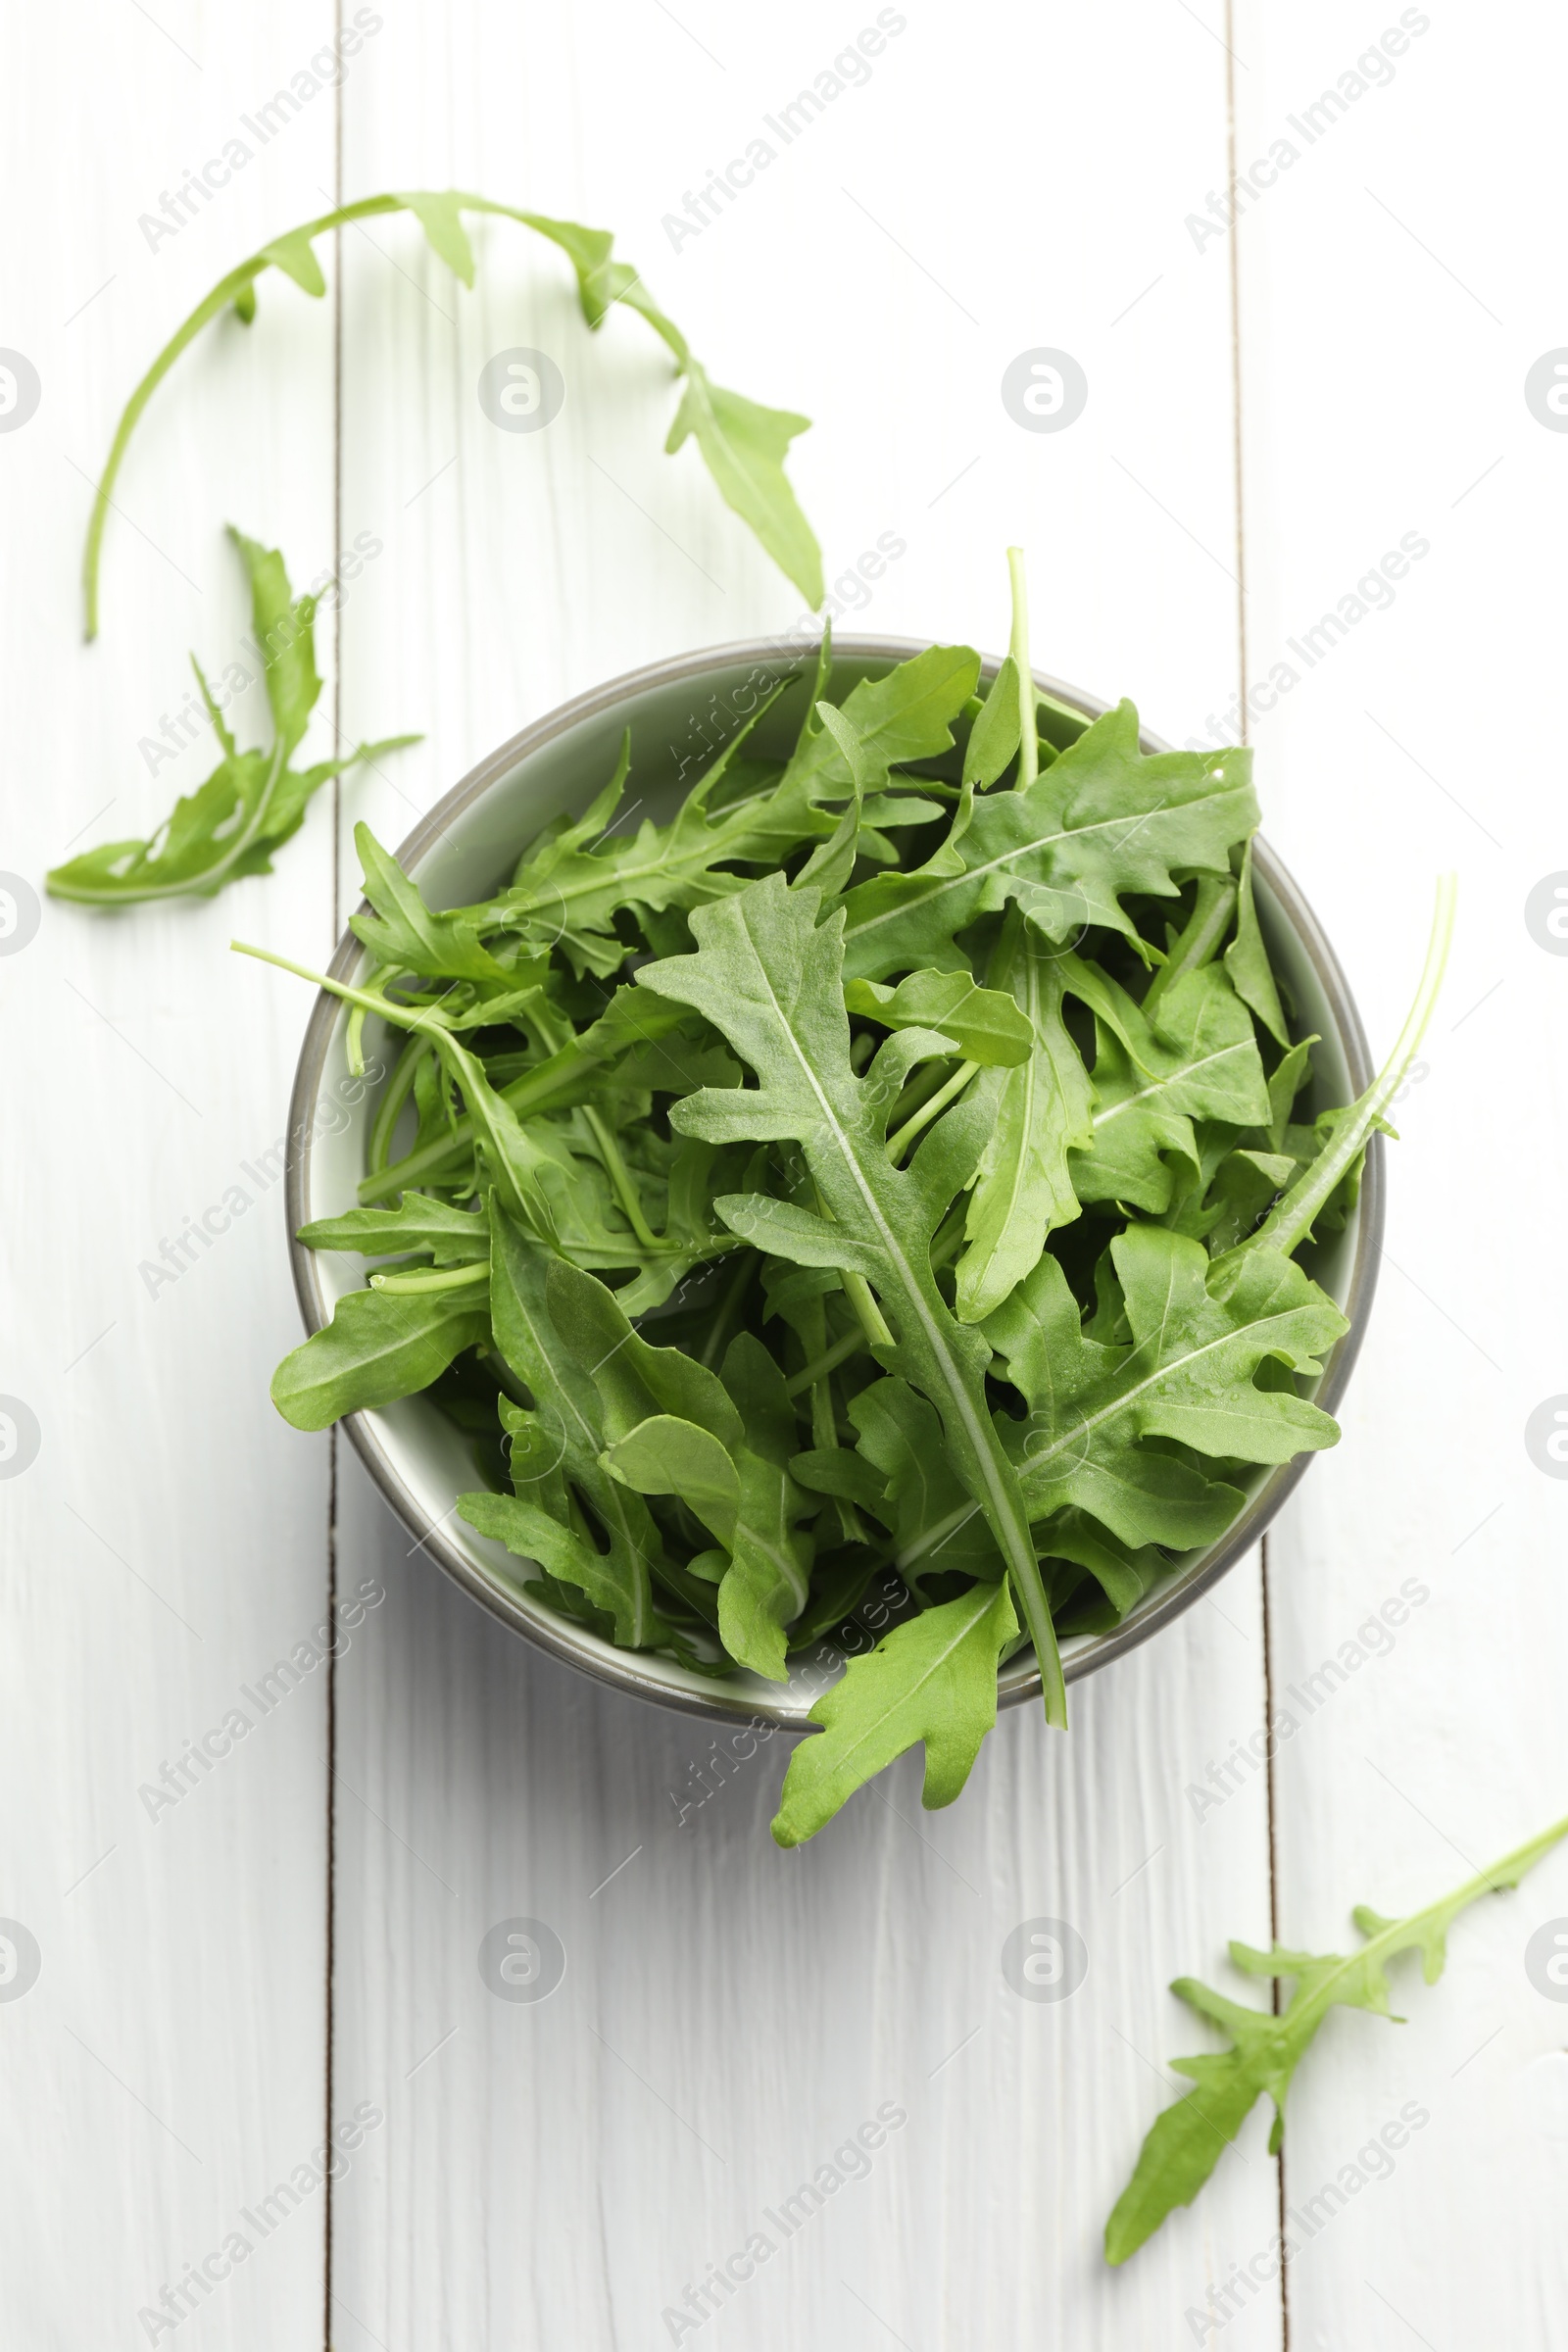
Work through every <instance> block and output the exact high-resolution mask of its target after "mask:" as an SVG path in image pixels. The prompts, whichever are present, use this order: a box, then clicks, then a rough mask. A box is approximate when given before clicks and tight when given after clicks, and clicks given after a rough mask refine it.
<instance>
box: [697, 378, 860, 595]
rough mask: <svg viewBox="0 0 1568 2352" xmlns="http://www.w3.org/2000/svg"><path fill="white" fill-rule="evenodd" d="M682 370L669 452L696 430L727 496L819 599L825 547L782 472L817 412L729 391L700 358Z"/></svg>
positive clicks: (788, 574) (806, 591) (783, 566)
mask: <svg viewBox="0 0 1568 2352" xmlns="http://www.w3.org/2000/svg"><path fill="white" fill-rule="evenodd" d="M684 372H685V377H686V388H685V390H684V391H683V392H682V394H681V402H680V407H679V408H678V409H677V410H676V412H675V421H674V423H673V424H672V425H671V426H670V428H669V438H668V439H667V440H666V441H665V443H664V448H665V450H666V452H667V453H668V454H669V456H671V457H673V456H674V454H675V452H676V450H678V449H679V448H680V447H681V446H682V444H683V443H684V442H685V441H686V440H687V438H688V437H689V436H692V435H695V437H696V441H697V446H698V448H699V449H700V450H701V451H702V454H703V459H704V462H705V463H706V465H707V466H708V470H709V472H710V473H711V475H712V477H713V479H714V481H715V482H716V483H717V484H718V490H719V496H720V497H721V498H722V499H723V501H724V504H725V505H726V506H727V507H729V508H730V509H732V511H733V512H734V513H735V514H737V515H739V516H740V518H741V520H742V521H743V522H744V523H746V524H747V525H748V526H749V527H750V528H751V529H752V530H753V531H755V532H756V534H757V537H758V539H759V540H760V543H761V545H762V546H763V547H764V548H765V549H766V551H767V553H768V554H769V555H770V556H771V557H772V559H773V561H774V563H775V564H777V565H778V567H779V569H780V571H781V572H783V574H784V576H785V578H786V579H789V580H793V581H794V582H795V585H796V587H797V588H799V590H800V592H801V594H802V595H803V596H804V597H805V598H806V601H807V603H808V604H809V605H811V606H813V607H814V606H816V605H819V604H820V603H821V602H822V554H821V550H820V548H819V547H818V546H817V544H816V539H815V537H814V535H813V533H812V530H811V526H810V524H809V522H808V521H807V519H806V516H805V515H803V514H802V513H801V510H800V508H799V506H798V505H797V504H796V500H795V493H794V491H793V490H792V489H791V488H790V485H789V482H788V480H787V479H786V477H785V473H784V460H785V459H786V458H787V457H788V455H789V447H790V443H791V442H792V441H793V440H794V438H795V436H796V434H797V433H804V432H808V431H809V429H810V423H811V419H810V418H809V417H796V416H794V415H792V414H791V412H790V411H789V410H788V409H763V408H760V407H759V406H758V404H757V402H756V401H755V400H747V399H746V398H745V396H744V394H742V393H739V392H726V391H724V390H723V388H722V387H721V386H720V385H718V384H715V383H714V382H712V380H711V377H710V376H709V373H708V370H707V369H706V368H701V367H699V366H698V364H697V362H696V361H695V360H688V362H687V363H686V368H685V370H684Z"/></svg>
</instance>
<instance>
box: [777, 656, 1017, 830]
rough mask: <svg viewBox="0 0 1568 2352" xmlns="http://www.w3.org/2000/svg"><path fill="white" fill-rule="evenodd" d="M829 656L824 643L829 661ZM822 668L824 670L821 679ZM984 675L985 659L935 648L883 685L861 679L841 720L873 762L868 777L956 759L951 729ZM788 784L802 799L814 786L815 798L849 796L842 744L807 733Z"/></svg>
mask: <svg viewBox="0 0 1568 2352" xmlns="http://www.w3.org/2000/svg"><path fill="white" fill-rule="evenodd" d="M827 650H828V641H827V639H826V638H825V637H824V639H823V652H824V656H825V654H826V652H827ZM825 666H826V664H825V662H824V665H823V668H824V671H825ZM979 675H980V657H979V655H978V654H976V653H972V652H971V651H970V649H969V647H968V646H966V645H933V646H930V647H929V648H928V649H927V650H926V652H925V653H923V654H915V655H913V656H911V658H910V659H909V660H908V661H907V662H900V663H899V664H898V666H897V668H895V669H890V670H889V671H888V672H887V674H886V676H885V677H880V678H862V679H861V680H860V681H859V683H858V685H857V686H854V687H852V688H851V690H850V692H849V693H848V694H847V695H846V696H845V698H844V702H843V705H842V707H841V708H842V712H843V716H844V718H845V719H846V721H847V722H848V724H849V726H850V727H851V729H852V730H853V733H854V737H855V740H856V742H857V744H858V746H859V748H860V750H861V752H862V754H863V755H864V757H865V759H866V760H868V761H869V762H870V767H871V774H872V775H873V776H877V775H885V774H886V772H887V770H888V769H889V768H890V767H892V766H894V765H896V764H898V763H900V762H907V761H908V760H936V759H940V757H941V756H942V754H943V753H944V752H946V751H951V749H952V748H953V722H954V720H955V719H956V717H957V716H958V714H959V712H960V711H962V710H963V708H964V706H965V704H966V703H967V702H968V700H969V697H970V696H971V695H972V694H973V692H974V688H975V680H976V679H977V678H978V677H979ZM823 683H824V678H823V675H822V673H819V674H818V678H817V682H816V685H815V687H814V688H813V691H812V702H813V707H814V706H815V704H816V703H817V701H818V699H819V697H820V695H821V691H822V686H823ZM813 715H814V708H813ZM783 781H784V784H785V785H787V786H791V787H793V788H795V789H796V790H797V791H799V790H801V789H803V788H804V787H806V786H808V785H810V786H812V787H814V790H815V794H816V796H817V797H821V796H823V795H827V796H829V797H831V796H832V795H833V794H835V793H846V792H848V791H849V790H850V787H851V781H852V779H851V772H850V764H849V760H848V759H847V758H846V756H845V754H844V751H843V748H842V746H841V744H840V741H839V738H838V737H837V736H836V735H832V734H829V733H828V731H827V729H826V728H825V727H823V726H821V725H820V724H817V725H815V726H808V727H806V728H803V730H802V733H801V739H800V741H799V743H798V744H797V745H796V747H795V752H794V755H793V757H792V758H791V760H790V763H789V765H788V766H787V767H786V769H785V770H784V778H783ZM867 789H868V790H869V789H870V786H869V784H868V786H867Z"/></svg>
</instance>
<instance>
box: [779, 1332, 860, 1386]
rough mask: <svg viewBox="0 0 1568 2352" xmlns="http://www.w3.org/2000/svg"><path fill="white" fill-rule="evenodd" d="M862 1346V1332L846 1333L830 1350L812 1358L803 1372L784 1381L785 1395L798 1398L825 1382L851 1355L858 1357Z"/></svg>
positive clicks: (825, 1349) (825, 1350)
mask: <svg viewBox="0 0 1568 2352" xmlns="http://www.w3.org/2000/svg"><path fill="white" fill-rule="evenodd" d="M864 1346H865V1335H864V1334H863V1333H862V1332H859V1331H847V1332H846V1333H845V1335H844V1337H843V1339H842V1340H835V1341H834V1343H833V1345H832V1347H831V1348H824V1350H823V1352H822V1353H821V1354H820V1355H817V1356H813V1357H812V1359H811V1361H810V1362H809V1364H808V1365H807V1366H806V1367H805V1369H804V1370H803V1371H800V1372H796V1373H794V1374H792V1376H791V1377H790V1378H789V1379H788V1380H786V1382H785V1383H784V1393H785V1395H786V1396H788V1397H799V1396H801V1395H802V1394H803V1393H804V1391H806V1390H807V1389H809V1388H814V1386H815V1385H816V1383H817V1382H818V1381H819V1380H825V1379H826V1377H827V1375H828V1374H829V1373H830V1372H836V1371H837V1370H838V1368H839V1366H840V1364H847V1363H848V1362H849V1360H850V1358H851V1356H852V1355H858V1354H859V1352H860V1350H861V1348H863V1347H864Z"/></svg>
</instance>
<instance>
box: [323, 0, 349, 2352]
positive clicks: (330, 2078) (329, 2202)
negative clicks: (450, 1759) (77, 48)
mask: <svg viewBox="0 0 1568 2352" xmlns="http://www.w3.org/2000/svg"><path fill="white" fill-rule="evenodd" d="M332 29H333V33H334V36H335V43H336V47H337V51H338V54H339V56H341V55H342V47H343V0H333V8H332ZM343 79H344V77H343V76H342V75H340V76H339V78H338V81H337V84H336V86H335V88H334V90H333V95H332V140H333V152H332V188H333V197H332V201H333V206H334V208H335V209H336V210H339V211H340V210H341V209H342V204H343ZM332 247H333V253H332V265H333V266H332V565H333V569H334V571H335V570H336V568H337V562H338V550H339V549H340V548H341V546H342V545H343V231H342V230H341V228H337V229H334V230H333V232H332ZM342 743H343V599H342V597H341V596H335V597H334V598H333V599H332V750H333V754H334V756H336V755H337V754H338V753H339V752H340V750H341V748H342ZM331 816H332V877H331V878H332V923H331V929H332V937H333V938H334V939H335V938H336V937H337V934H338V930H339V928H340V926H341V924H342V920H343V907H342V899H343V884H342V847H341V844H342V833H343V786H342V780H341V778H340V777H337V776H334V777H333V779H332V805H331ZM326 1460H327V1471H326V1613H327V1623H328V1624H329V1626H330V1627H331V1634H332V1638H331V1641H330V1642H329V1643H328V1645H327V1653H326V1786H325V1794H326V1994H325V1998H326V2020H325V2029H326V2030H325V2043H326V2081H325V2082H324V2084H323V2086H322V2087H323V2096H324V2098H325V2102H326V2113H325V2116H324V2117H323V2119H322V2134H323V2137H324V2138H325V2139H326V2140H327V2142H328V2143H329V2144H330V2141H331V2136H332V2093H333V2089H334V2078H335V2074H336V2061H337V2050H336V2045H335V2034H336V2027H337V2012H336V2002H335V1987H334V1981H333V1980H334V1975H335V1970H336V1962H337V1466H338V1442H337V1431H336V1430H335V1429H333V1430H331V1431H330V1432H329V1433H328V1436H327V1453H326ZM334 2186H335V2183H334V2180H333V2178H332V2168H331V2167H330V2166H328V2168H327V2175H326V2180H325V2183H324V2189H323V2206H322V2213H321V2344H322V2348H323V2352H332V2229H333V2223H334V2221H335V2219H336V2215H335V2212H334V2201H333V2189H334Z"/></svg>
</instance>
